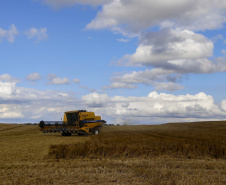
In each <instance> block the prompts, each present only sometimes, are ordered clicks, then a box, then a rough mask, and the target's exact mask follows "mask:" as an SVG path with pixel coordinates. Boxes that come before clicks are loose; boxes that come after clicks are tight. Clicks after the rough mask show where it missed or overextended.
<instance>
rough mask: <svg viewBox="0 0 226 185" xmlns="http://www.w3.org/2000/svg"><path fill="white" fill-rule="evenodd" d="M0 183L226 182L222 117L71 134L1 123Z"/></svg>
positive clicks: (225, 124)
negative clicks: (63, 135) (213, 120)
mask: <svg viewBox="0 0 226 185" xmlns="http://www.w3.org/2000/svg"><path fill="white" fill-rule="evenodd" d="M0 184H15V185H17V184H25V185H26V184H172V185H173V184H181V185H182V184H185V185H191V184H197V185H202V184H203V185H204V184H205V185H206V184H226V121H221V122H198V123H169V124H163V125H139V126H132V125H131V126H130V125H126V126H104V127H103V128H102V129H101V134H100V135H88V136H77V135H72V136H71V137H62V136H61V135H60V134H59V133H48V134H43V133H42V132H40V131H39V129H38V126H37V125H14V124H0Z"/></svg>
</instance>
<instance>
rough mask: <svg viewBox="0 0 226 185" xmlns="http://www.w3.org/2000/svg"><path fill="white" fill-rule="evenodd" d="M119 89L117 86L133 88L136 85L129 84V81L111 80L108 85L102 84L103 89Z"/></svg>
mask: <svg viewBox="0 0 226 185" xmlns="http://www.w3.org/2000/svg"><path fill="white" fill-rule="evenodd" d="M109 88H111V89H119V88H124V89H134V88H137V86H136V85H134V84H131V83H125V82H113V83H112V84H111V85H109V86H104V87H103V89H109Z"/></svg>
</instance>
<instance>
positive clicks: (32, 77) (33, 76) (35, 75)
mask: <svg viewBox="0 0 226 185" xmlns="http://www.w3.org/2000/svg"><path fill="white" fill-rule="evenodd" d="M41 78H42V77H41V75H40V74H39V73H31V74H29V75H27V77H26V79H27V80H30V81H36V80H40V79H41Z"/></svg>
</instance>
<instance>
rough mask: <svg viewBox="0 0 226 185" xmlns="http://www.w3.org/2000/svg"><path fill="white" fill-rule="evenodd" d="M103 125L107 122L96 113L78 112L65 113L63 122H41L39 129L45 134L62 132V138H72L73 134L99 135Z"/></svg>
mask: <svg viewBox="0 0 226 185" xmlns="http://www.w3.org/2000/svg"><path fill="white" fill-rule="evenodd" d="M103 123H106V121H105V120H101V117H100V116H96V115H95V113H94V112H87V111H86V110H77V111H68V112H65V113H64V119H63V121H40V123H39V127H40V130H41V131H42V132H43V133H52V132H53V133H56V132H60V133H61V134H62V136H71V134H72V133H77V134H78V135H87V134H88V133H89V132H92V133H93V134H99V132H100V127H102V125H103Z"/></svg>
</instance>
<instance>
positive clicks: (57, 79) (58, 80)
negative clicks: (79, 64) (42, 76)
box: [48, 74, 70, 85]
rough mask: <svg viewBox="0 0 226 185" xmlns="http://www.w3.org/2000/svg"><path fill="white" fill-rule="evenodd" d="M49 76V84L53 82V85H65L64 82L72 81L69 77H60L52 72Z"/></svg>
mask: <svg viewBox="0 0 226 185" xmlns="http://www.w3.org/2000/svg"><path fill="white" fill-rule="evenodd" d="M48 78H49V83H48V84H51V85H64V84H69V83H70V81H69V79H68V78H60V77H57V76H56V75H55V74H50V75H49V76H48Z"/></svg>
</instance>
